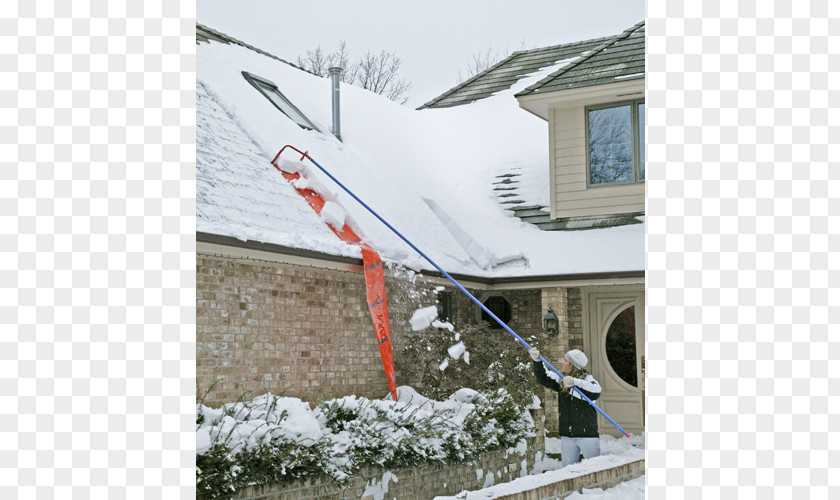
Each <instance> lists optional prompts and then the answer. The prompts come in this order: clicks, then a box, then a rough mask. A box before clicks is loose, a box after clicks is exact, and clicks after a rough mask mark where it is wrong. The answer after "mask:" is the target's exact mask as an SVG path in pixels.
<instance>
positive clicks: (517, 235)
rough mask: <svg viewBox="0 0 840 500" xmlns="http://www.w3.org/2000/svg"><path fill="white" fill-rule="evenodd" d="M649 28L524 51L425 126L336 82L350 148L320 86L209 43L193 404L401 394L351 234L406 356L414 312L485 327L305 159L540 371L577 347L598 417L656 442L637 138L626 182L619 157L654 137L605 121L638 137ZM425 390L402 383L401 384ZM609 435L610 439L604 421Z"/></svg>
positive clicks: (200, 69)
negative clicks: (367, 252)
mask: <svg viewBox="0 0 840 500" xmlns="http://www.w3.org/2000/svg"><path fill="white" fill-rule="evenodd" d="M643 32H644V25H643V24H640V25H637V26H636V27H634V28H631V30H628V32H625V33H622V34H620V35H618V36H616V37H609V38H604V39H598V40H591V41H587V42H581V43H578V44H568V45H567V46H565V45H564V46H557V47H552V48H548V49H538V50H537V51H529V52H533V53H516V54H514V55H513V56H511V58H508V59H506V60H505V61H503V62H502V63H500V64H499V65H497V66H496V67H494V68H495V69H492V68H491V70H488V71H487V72H484V73H483V74H481V75H477V77H475V78H473V79H471V80H469V81H468V82H465V84H464V85H462V86H460V87H458V88H456V89H453V91H450V92H448V93H446V94H444V96H442V97H441V98H439V99H436V100H434V101H430V102H432V104H430V105H427V106H425V107H424V109H422V110H420V111H416V110H409V109H406V108H404V107H401V106H399V105H397V104H395V103H393V102H391V101H388V100H387V99H385V98H383V97H381V96H378V95H375V94H372V93H370V92H368V91H365V90H363V89H359V88H356V87H352V86H347V85H342V86H341V106H342V107H341V140H338V139H337V138H336V137H334V136H333V135H332V134H331V132H330V130H331V125H330V123H331V118H332V109H331V102H330V95H331V87H330V82H329V81H328V80H327V79H324V78H319V77H316V76H314V75H311V74H309V73H307V72H306V71H304V70H302V69H301V68H298V67H296V66H295V65H293V64H291V63H289V62H287V61H284V60H282V59H280V58H278V57H276V56H273V55H271V54H268V53H266V52H264V51H262V50H259V49H257V48H255V47H252V46H250V45H248V44H246V43H244V42H241V41H238V40H235V39H233V38H231V37H229V36H226V35H224V34H222V33H219V32H217V31H215V30H212V29H211V28H209V27H205V26H202V25H197V27H196V42H197V44H198V46H197V49H196V52H197V84H196V115H197V131H196V145H197V146H196V153H197V154H196V160H197V161H196V190H197V192H196V215H197V228H196V229H197V233H196V240H197V241H196V244H197V246H196V254H197V267H196V282H197V297H196V308H197V309H196V310H197V316H196V320H197V334H196V337H197V384H198V393H199V394H200V395H202V397H204V398H205V401H206V402H207V403H210V404H218V403H225V402H231V401H235V400H237V399H238V398H239V397H241V396H242V394H243V392H244V391H251V392H254V393H261V392H267V391H270V392H274V393H276V394H284V395H287V396H294V397H299V398H301V399H303V400H305V401H310V402H316V401H319V400H322V399H329V398H334V397H340V396H344V395H348V394H356V395H360V396H366V397H375V398H381V397H383V395H385V394H387V393H388V383H387V381H386V379H385V377H384V375H383V371H382V368H383V362H382V360H381V357H380V351H379V346H378V341H377V336H376V333H375V332H374V326H373V324H372V322H371V315H370V313H369V311H368V309H369V307H368V306H369V303H368V301H367V299H366V287H367V284H366V281H365V277H364V267H365V266H364V264H363V260H362V253H361V251H360V249H359V247H358V246H354V245H353V244H348V243H346V242H345V241H342V239H340V238H338V237H337V236H336V234H335V231H334V230H331V229H330V227H340V226H342V225H346V226H347V227H352V229H353V230H354V231H355V233H357V234H358V235H359V237H360V239H361V240H363V241H364V243H366V244H369V245H370V246H371V247H372V248H373V249H375V250H376V252H378V255H379V256H381V260H382V262H383V263H384V265H385V271H386V272H385V287H386V289H387V294H388V317H389V319H390V340H391V342H392V344H393V346H394V347H393V352H394V353H395V355H396V354H397V353H398V352H399V349H400V347H401V345H402V344H401V342H402V340H401V338H402V336H403V335H404V333H405V332H406V331H408V329H409V328H410V325H409V321H408V320H409V318H410V317H411V315H412V313H413V311H414V309H415V307H416V301H417V300H420V301H421V302H422V301H426V305H428V304H438V306H439V310H440V314H441V316H444V315H445V316H447V317H448V318H450V319H453V320H454V321H456V322H475V321H479V320H481V319H482V314H484V313H483V311H481V309H480V308H479V307H478V306H476V305H475V304H473V303H472V302H471V301H470V300H469V299H468V298H466V297H465V296H463V295H462V294H460V292H458V290H457V289H456V288H455V287H454V286H453V285H452V284H451V283H450V282H449V281H448V280H447V279H445V277H444V276H442V274H441V273H440V272H438V271H437V270H436V269H435V267H434V266H432V265H430V264H429V262H427V261H426V260H425V259H423V258H422V257H421V256H420V255H418V253H417V252H416V251H415V250H413V249H412V248H411V247H409V246H408V245H406V243H405V242H404V241H403V240H402V239H400V238H399V237H398V236H397V235H395V234H394V233H392V232H391V231H390V230H389V229H388V228H387V227H385V225H383V224H382V223H381V222H380V221H379V220H378V219H377V218H376V217H374V216H373V215H371V214H370V213H369V212H368V211H367V210H365V209H364V207H362V206H361V205H360V204H359V203H358V202H357V201H356V199H354V198H353V196H351V195H349V194H348V193H346V192H344V191H343V190H342V189H340V188H339V187H338V186H337V184H336V183H335V182H333V181H332V180H331V179H329V178H328V176H326V175H324V173H323V172H322V171H320V170H319V169H318V168H315V166H314V163H313V162H310V161H309V160H308V158H311V159H313V160H315V161H317V163H318V164H319V165H322V166H323V167H325V169H326V170H328V171H329V172H330V175H332V176H334V178H335V179H338V180H340V181H341V182H342V183H343V184H344V185H345V186H346V187H347V188H348V189H350V190H351V191H352V192H353V193H354V195H355V196H357V197H358V198H359V199H361V200H363V201H365V202H366V203H367V204H368V205H369V206H371V207H373V208H374V209H375V210H376V211H377V213H378V214H379V215H380V216H382V218H384V219H385V220H387V221H388V222H389V223H390V224H392V225H393V226H394V227H396V228H397V229H398V230H399V231H400V232H401V233H402V234H403V235H405V237H406V238H408V239H409V240H410V241H411V242H412V243H413V244H415V245H416V246H417V248H419V249H421V250H422V251H423V252H424V253H425V254H427V255H428V256H429V257H430V258H431V259H432V260H433V261H434V262H436V264H438V265H439V266H440V267H441V268H442V269H444V270H445V271H447V273H449V274H451V275H452V276H454V277H455V278H456V279H458V281H459V282H460V283H461V284H462V285H463V286H464V287H466V288H467V289H468V290H470V292H471V293H473V295H475V296H476V297H477V298H478V299H479V300H480V301H481V302H482V303H483V304H485V305H486V306H487V307H489V308H490V309H491V310H492V311H493V312H494V313H495V314H496V315H497V316H499V317H500V318H502V319H503V320H505V321H506V323H507V324H509V325H510V326H511V328H513V329H514V330H515V331H517V332H518V333H519V334H520V335H521V336H523V337H525V336H529V335H538V336H543V338H544V339H545V343H544V344H543V345H547V346H548V347H547V348H546V349H544V355H545V357H546V358H547V359H549V360H551V359H558V358H559V357H560V356H561V355H562V353H563V352H565V351H566V350H568V349H570V348H581V349H584V350H585V351H586V352H587V354H589V356H590V359H591V369H592V371H593V372H594V374H595V375H596V377H598V378H599V380H601V382H602V385H603V386H604V396H603V397H602V399H601V401H600V403H601V404H600V406H601V407H602V408H604V410H605V411H607V412H608V413H609V414H610V415H611V416H612V417H613V418H615V419H616V420H617V421H618V422H619V423H620V424H621V425H622V426H623V427H624V428H625V429H627V430H628V431H629V432H635V433H638V432H641V431H642V430H643V429H644V420H643V419H644V411H643V389H644V386H643V363H644V358H643V354H644V350H643V346H644V297H645V295H644V218H643V217H642V216H641V214H642V213H643V211H644V184H643V182H636V181H642V180H643V172H644V171H643V165H644V163H643V154H644V148H643V144H644V142H643V137H642V138H641V144H639V143H638V142H632V143H631V147H630V149H631V150H632V151H633V154H634V156H633V157H632V158H631V160H629V161H630V162H631V163H632V169H633V170H632V179H633V182H629V181H628V180H627V175H628V174H627V171H628V167H627V161H626V159H622V158H619V157H620V156H621V155H617V154H615V153H616V151H618V152H620V153H622V154H623V153H626V150H627V148H628V146H627V144H625V143H626V139H627V134H628V133H629V134H639V133H640V131H642V130H643V127H641V128H639V127H636V128H633V127H632V126H631V129H630V132H627V131H625V130H624V129H621V128H620V127H619V126H618V125H615V124H616V123H618V120H619V119H620V118H622V117H623V115H622V114H621V113H624V108H623V107H620V108H618V109H619V111H607V112H606V114H604V112H599V111H600V110H604V109H606V110H611V109H613V108H614V107H615V106H613V104H616V103H617V104H621V106H624V105H625V104H624V103H630V104H628V105H629V106H630V109H631V111H630V113H631V118H632V119H633V120H637V118H638V117H637V115H638V114H639V113H641V114H642V118H641V120H642V123H643V112H644V105H643V101H642V100H641V97H642V95H641V94H638V95H637V93H638V92H640V90H639V89H643V87H644V78H643V76H644V59H643V57H644V37H643V36H640V33H641V34H642V35H643ZM631 42H632V43H635V44H637V45H638V43H639V42H641V54H642V59H641V70H638V67H637V66H634V67H633V68H635V69H632V71H637V70H638V71H637V72H636V73H627V74H625V73H626V71H631V69H625V68H623V67H622V68H621V69H616V68H614V67H613V66H610V65H611V64H613V65H614V66H620V65H621V64H623V63H615V62H612V63H611V62H610V58H611V57H613V54H614V53H622V54H623V53H624V52H629V53H630V54H635V53H636V52H637V51H638V46H633V47H629V48H627V50H626V51H625V49H624V48H622V47H623V46H624V45H626V44H630V43H631ZM632 57H635V56H632ZM632 57H631V56H629V55H628V56H619V58H625V59H627V60H630V59H632ZM505 64H508V65H509V66H511V68H508V67H507V66H504V65H505ZM587 68H590V69H587ZM597 68H600V69H602V70H603V71H602V73H604V75H603V78H601V77H599V80H598V82H599V83H597V84H596V85H589V84H588V83H587V82H588V80H587V79H586V78H585V75H586V74H587V71H589V72H590V73H593V72H595V69H597ZM610 68H612V69H610ZM628 68H629V67H628ZM494 73H504V74H506V75H507V76H504V77H502V78H496V76H498V75H495V74H494ZM510 75H515V76H513V77H511V76H510ZM610 78H612V79H611V80H610ZM484 79H486V81H484ZM500 82H501V83H500ZM493 85H498V86H497V87H492V86H493ZM481 86H485V87H487V86H490V87H492V90H490V91H487V88H485V90H484V91H482V90H481V89H480V88H479V87H481ZM616 89H619V90H616ZM482 92H483V93H482ZM473 101H474V102H473ZM522 108H524V109H525V110H527V111H529V112H530V113H529V112H525V111H523V109H522ZM634 110H635V111H634ZM578 115H580V116H578ZM587 117H588V118H587ZM546 121H548V126H547V127H546ZM604 121H606V122H609V123H612V124H614V126H613V128H614V129H616V130H615V131H614V133H613V134H612V136H611V137H615V138H618V139H620V142H617V143H615V144H617V146H616V145H615V144H614V145H613V146H603V145H602V142H598V141H602V139H604V138H606V137H602V136H604V134H603V133H602V132H600V130H601V129H599V128H598V127H597V125H598V124H599V123H601V122H604ZM622 123H623V122H622ZM632 123H636V122H632ZM622 126H623V125H622ZM587 127H589V128H590V129H591V130H593V132H591V133H590V134H588V135H587V130H589V129H587ZM546 133H548V134H550V137H551V138H552V139H551V140H550V141H549V143H550V144H552V151H551V152H549V151H548V150H547V148H546V147H545V146H546V140H545V134H546ZM607 135H609V134H607ZM588 137H590V139H587V138H588ZM591 137H594V139H596V140H593V139H592V138H591ZM633 137H636V135H633ZM587 140H589V141H590V144H588V145H587V143H586V142H585V141H587ZM581 141H584V142H581ZM593 144H594V145H593ZM286 145H292V146H294V147H295V148H296V149H298V150H299V151H303V152H306V153H307V156H308V158H302V155H301V154H298V153H294V151H292V150H288V149H287V150H285V152H284V153H283V155H281V157H280V159H279V160H278V161H281V162H284V163H283V165H282V168H287V169H295V170H299V172H300V173H301V175H303V177H302V178H301V179H297V180H294V181H293V182H291V183H290V182H287V181H286V179H284V176H283V175H280V173H279V172H278V171H277V168H281V167H280V166H278V167H277V168H275V166H273V165H272V159H273V158H275V155H277V153H278V152H279V151H281V149H283V147H284V146H286ZM587 147H588V148H589V149H590V150H591V151H592V153H591V154H589V155H587V154H584V151H586V150H587ZM637 149H638V151H637ZM614 150H615V151H614ZM602 157H605V159H603V158H602ZM587 158H590V159H589V160H587ZM592 158H594V160H592ZM300 160H303V161H300ZM575 162H578V163H577V164H576V163H575ZM549 172H550V175H551V179H552V180H553V182H550V183H547V182H546V179H548V175H549ZM592 172H594V173H595V175H596V176H595V177H592ZM610 175H612V177H609V176H610ZM587 179H589V180H587ZM591 179H595V181H594V182H590V180H591ZM599 184H603V185H599ZM308 189H314V190H315V191H317V192H318V193H319V195H320V196H321V197H322V198H323V200H324V201H325V202H326V203H325V204H324V205H323V208H321V209H319V210H321V211H320V212H317V213H316V212H314V211H313V209H312V205H311V203H309V202H308V201H307V200H306V199H305V198H303V197H302V196H301V195H300V193H301V191H305V190H308ZM528 207H531V208H528ZM541 207H548V213H542V214H541V215H539V217H548V218H549V221H548V222H549V223H550V224H549V225H546V224H543V223H541V224H542V225H535V224H531V223H528V222H524V221H526V220H527V217H528V216H527V215H523V213H522V212H523V209H527V210H532V211H535V212H543V211H542V210H541ZM518 215H522V217H521V218H520V217H518ZM575 228H576V229H580V230H574V231H572V230H570V229H575ZM412 297H413V299H412V300H414V302H412V301H411V300H408V299H409V298H412ZM417 297H419V299H418V298H417ZM549 310H550V311H551V313H552V314H554V315H555V316H556V317H557V318H558V328H557V331H556V332H552V333H546V332H545V331H544V319H545V317H546V316H547V315H548V314H549ZM512 341H513V340H512ZM414 376H415V375H414V374H412V373H411V372H410V371H402V372H400V371H399V370H398V371H397V374H396V377H397V383H398V384H399V385H402V384H405V383H410V382H411V381H412V377H414ZM555 411H556V408H555V407H554V406H553V405H546V415H547V418H546V427H547V428H548V429H549V430H555V431H556V428H553V427H556V415H554V413H553V412H555ZM601 428H602V430H603V431H604V432H613V433H615V431H614V429H612V426H611V425H610V424H608V423H606V422H605V421H604V422H602V427H601Z"/></svg>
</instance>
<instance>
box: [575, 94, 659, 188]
mask: <svg viewBox="0 0 840 500" xmlns="http://www.w3.org/2000/svg"><path fill="white" fill-rule="evenodd" d="M586 151H587V155H586V167H587V168H586V172H587V186H588V187H595V186H603V185H615V184H632V183H637V182H644V180H645V103H644V101H630V102H623V103H620V104H614V103H612V104H608V105H602V106H590V107H587V108H586Z"/></svg>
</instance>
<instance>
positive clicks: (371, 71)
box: [356, 50, 411, 104]
mask: <svg viewBox="0 0 840 500" xmlns="http://www.w3.org/2000/svg"><path fill="white" fill-rule="evenodd" d="M401 64H402V60H401V59H400V58H399V57H397V56H396V54H394V53H393V52H385V51H384V50H383V51H381V52H379V54H378V55H374V54H372V53H371V52H370V51H368V52H366V53H365V55H364V57H362V58H361V59H359V62H358V63H357V66H356V67H357V70H358V74H357V78H358V85H359V86H360V87H362V88H364V89H367V90H370V91H371V92H375V93H377V94H380V95H384V96H385V97H387V98H388V99H390V100H392V101H398V102H399V103H400V104H405V102H406V101H408V96H407V95H406V93H407V92H408V90H409V89H410V88H411V84H410V83H408V82H407V81H405V80H402V79H400V78H399V77H398V73H399V69H400V65H401Z"/></svg>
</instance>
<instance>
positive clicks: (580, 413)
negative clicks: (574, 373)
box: [534, 361, 601, 438]
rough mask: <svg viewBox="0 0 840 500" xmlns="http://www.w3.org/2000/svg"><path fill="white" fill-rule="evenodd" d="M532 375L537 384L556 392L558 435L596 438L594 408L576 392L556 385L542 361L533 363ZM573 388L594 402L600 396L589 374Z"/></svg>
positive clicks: (598, 387)
mask: <svg viewBox="0 0 840 500" xmlns="http://www.w3.org/2000/svg"><path fill="white" fill-rule="evenodd" d="M534 375H535V376H536V377H537V382H539V383H540V384H541V385H543V386H545V387H548V388H549V389H551V390H552V391H556V392H557V407H558V410H559V414H560V416H559V421H560V426H559V427H558V429H559V434H560V436H565V437H576V438H577V437H595V438H596V437H598V414H597V413H596V412H595V408H593V407H592V405H590V404H589V403H587V402H586V401H585V400H584V399H583V398H581V397H580V394H577V391H576V390H574V389H571V390H569V391H564V390H562V389H563V385H562V383H561V384H558V383H557V382H556V381H555V380H554V379H552V378H551V377H549V376H548V374H547V373H546V372H545V367H544V366H543V363H542V361H534ZM575 387H577V388H578V389H580V390H581V391H582V392H583V393H584V394H585V395H586V397H588V398H589V399H591V400H592V401H595V400H596V399H598V398H599V397H600V396H601V385H600V384H599V383H598V381H597V380H595V377H593V376H592V375H590V374H588V373H587V374H586V376H585V377H584V378H583V379H577V381H576V382H575Z"/></svg>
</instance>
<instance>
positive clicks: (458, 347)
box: [447, 342, 467, 359]
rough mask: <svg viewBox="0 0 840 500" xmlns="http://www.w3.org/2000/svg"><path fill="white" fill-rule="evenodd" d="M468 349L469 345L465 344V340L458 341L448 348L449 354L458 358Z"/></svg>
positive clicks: (453, 357)
mask: <svg viewBox="0 0 840 500" xmlns="http://www.w3.org/2000/svg"><path fill="white" fill-rule="evenodd" d="M466 350H467V346H465V345H464V343H463V342H458V343H457V344H455V345H453V346H452V347H450V348H449V349H447V352H448V353H449V356H450V357H451V358H452V359H458V358H460V357H461V355H462V354H464V351H466Z"/></svg>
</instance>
